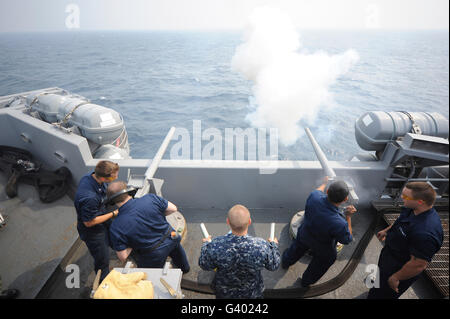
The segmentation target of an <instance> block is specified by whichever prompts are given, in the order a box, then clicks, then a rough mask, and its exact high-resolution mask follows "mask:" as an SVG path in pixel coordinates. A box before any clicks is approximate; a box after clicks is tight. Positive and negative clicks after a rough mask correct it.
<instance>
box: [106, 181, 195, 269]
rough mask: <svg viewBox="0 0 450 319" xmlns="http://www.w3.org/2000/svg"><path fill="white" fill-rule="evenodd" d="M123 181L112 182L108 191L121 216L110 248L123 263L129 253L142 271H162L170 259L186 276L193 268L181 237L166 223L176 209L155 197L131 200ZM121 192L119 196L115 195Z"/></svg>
mask: <svg viewBox="0 0 450 319" xmlns="http://www.w3.org/2000/svg"><path fill="white" fill-rule="evenodd" d="M126 190H127V184H126V183H125V182H123V181H117V182H114V183H111V184H110V185H109V186H108V189H107V195H108V198H111V197H113V196H114V199H113V201H114V204H115V205H117V206H118V207H119V216H118V217H117V218H115V219H114V220H113V221H112V223H111V227H110V229H109V232H110V240H111V246H112V248H113V249H114V250H115V251H116V253H117V256H118V257H119V259H120V260H121V261H123V262H125V261H126V259H127V258H128V256H129V255H130V253H133V254H132V257H133V258H134V259H135V261H136V263H137V266H138V267H139V268H162V267H164V264H165V262H166V259H167V257H168V256H170V257H171V258H172V262H173V264H174V265H175V266H176V267H178V268H180V269H181V271H182V272H183V273H187V272H189V269H190V266H189V262H188V259H187V256H186V253H185V251H184V249H183V247H182V246H181V244H180V241H181V236H180V235H178V234H177V233H176V232H175V231H174V229H173V228H172V226H170V224H169V223H168V222H167V220H166V216H167V215H170V214H172V213H174V212H176V211H177V210H178V209H177V207H176V206H175V205H174V204H173V203H171V202H169V201H168V200H166V199H164V198H162V197H159V196H157V195H155V194H146V195H144V196H142V197H141V198H136V199H134V198H132V197H131V196H130V194H129V193H128V192H126ZM119 192H121V193H122V194H120V195H119V196H117V195H115V194H118V193H119Z"/></svg>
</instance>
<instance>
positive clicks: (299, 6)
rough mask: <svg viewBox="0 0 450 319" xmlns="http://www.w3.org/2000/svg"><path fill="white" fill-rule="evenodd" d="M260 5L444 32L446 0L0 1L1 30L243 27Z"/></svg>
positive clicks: (346, 22)
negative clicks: (442, 30)
mask: <svg viewBox="0 0 450 319" xmlns="http://www.w3.org/2000/svg"><path fill="white" fill-rule="evenodd" d="M70 4H75V5H76V6H75V9H74V7H73V6H72V7H70V6H68V5H70ZM264 4H268V5H271V6H273V7H278V8H281V9H284V10H285V11H287V12H288V13H289V14H290V16H291V17H292V19H293V21H294V23H295V25H296V26H297V27H298V28H299V29H366V28H381V29H445V30H448V28H449V1H448V0H276V1H275V0H67V1H66V0H0V32H11V31H63V30H69V29H70V28H74V27H75V29H79V30H155V29H156V30H226V29H242V28H243V27H244V25H245V22H246V19H247V17H248V16H249V14H250V13H251V11H252V10H253V9H254V8H255V7H258V6H261V5H264ZM66 10H68V11H67V12H66ZM78 26H79V28H77V27H78Z"/></svg>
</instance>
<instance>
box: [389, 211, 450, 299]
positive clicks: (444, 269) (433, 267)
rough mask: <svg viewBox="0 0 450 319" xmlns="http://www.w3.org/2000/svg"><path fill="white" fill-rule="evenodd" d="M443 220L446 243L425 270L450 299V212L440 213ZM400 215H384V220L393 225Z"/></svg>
mask: <svg viewBox="0 0 450 319" xmlns="http://www.w3.org/2000/svg"><path fill="white" fill-rule="evenodd" d="M438 214H439V217H440V218H441V223H442V229H443V230H444V242H443V244H442V247H441V249H440V250H439V251H438V252H437V253H436V254H435V255H434V257H433V259H432V260H431V262H430V263H429V264H428V267H427V268H426V269H425V271H424V273H425V275H426V276H427V277H428V278H429V279H430V280H431V282H432V283H433V284H434V285H435V286H436V288H437V289H438V290H439V291H440V292H441V294H443V295H444V296H445V297H448V295H449V294H448V280H449V279H448V278H449V268H448V258H449V257H448V249H449V246H448V219H449V215H448V210H447V211H446V212H438ZM398 216H400V214H398V213H395V214H392V213H390V214H384V215H383V217H384V220H385V221H386V222H387V223H388V224H389V225H391V224H393V223H394V222H395V221H396V220H397V218H398Z"/></svg>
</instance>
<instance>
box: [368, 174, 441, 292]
mask: <svg viewBox="0 0 450 319" xmlns="http://www.w3.org/2000/svg"><path fill="white" fill-rule="evenodd" d="M401 198H402V199H403V202H404V207H403V208H402V211H401V213H400V216H399V217H398V218H397V220H396V221H395V222H394V224H392V225H391V226H389V227H387V228H386V229H383V230H382V231H380V232H378V234H377V237H378V239H379V240H381V241H384V242H385V245H384V247H383V249H382V250H381V253H380V257H379V260H378V267H379V276H380V278H379V279H380V280H379V283H380V287H379V288H375V287H374V288H371V289H370V291H369V295H368V299H397V298H399V297H400V296H401V295H402V294H403V293H404V292H405V291H406V290H407V289H408V288H409V287H410V286H411V285H412V284H413V283H414V281H416V280H417V279H418V277H419V275H420V274H421V273H422V271H424V270H425V269H426V268H427V265H428V263H429V262H430V261H431V259H432V258H433V256H434V254H435V253H436V252H438V251H439V249H441V246H442V243H443V240H444V235H443V230H442V224H441V220H440V218H439V215H438V213H437V212H436V210H435V209H434V207H433V205H434V201H435V199H436V192H435V191H434V189H433V188H432V187H431V186H430V185H429V184H428V183H425V182H410V183H408V184H406V185H405V187H404V188H403V190H402V194H401Z"/></svg>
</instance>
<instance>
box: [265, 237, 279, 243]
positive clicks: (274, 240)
mask: <svg viewBox="0 0 450 319" xmlns="http://www.w3.org/2000/svg"><path fill="white" fill-rule="evenodd" d="M267 241H268V242H269V243H271V242H274V243H275V244H278V239H277V238H276V237H275V238H274V239H272V238H269V239H267Z"/></svg>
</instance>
